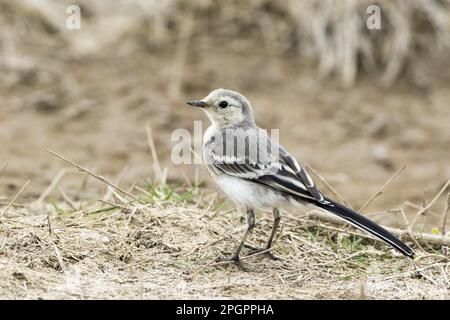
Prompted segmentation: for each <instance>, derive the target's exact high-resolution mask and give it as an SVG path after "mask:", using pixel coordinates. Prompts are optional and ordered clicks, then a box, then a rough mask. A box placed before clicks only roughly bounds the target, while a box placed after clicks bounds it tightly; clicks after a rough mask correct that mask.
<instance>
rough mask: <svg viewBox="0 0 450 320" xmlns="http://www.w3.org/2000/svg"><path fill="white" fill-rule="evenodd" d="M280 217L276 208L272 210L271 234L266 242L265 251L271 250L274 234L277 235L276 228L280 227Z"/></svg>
mask: <svg viewBox="0 0 450 320" xmlns="http://www.w3.org/2000/svg"><path fill="white" fill-rule="evenodd" d="M280 220H281V215H280V211H279V210H278V209H277V208H273V227H272V233H271V234H270V238H269V241H267V246H266V249H270V248H272V241H273V237H274V236H275V233H277V229H278V226H279V225H280Z"/></svg>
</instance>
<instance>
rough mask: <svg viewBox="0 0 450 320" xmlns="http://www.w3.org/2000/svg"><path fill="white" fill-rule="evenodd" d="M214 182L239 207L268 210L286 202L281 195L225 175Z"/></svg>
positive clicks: (216, 178)
mask: <svg viewBox="0 0 450 320" xmlns="http://www.w3.org/2000/svg"><path fill="white" fill-rule="evenodd" d="M215 181H216V183H217V184H218V185H219V187H220V188H221V189H222V190H223V192H225V194H226V195H227V196H228V197H229V198H230V199H231V200H232V201H233V202H235V203H236V204H238V205H241V206H245V207H251V208H254V209H261V210H268V209H269V210H270V209H272V208H274V207H279V206H280V205H282V204H283V203H285V202H286V198H285V197H284V196H283V195H281V193H279V192H277V191H275V190H271V189H269V188H267V187H264V186H262V185H258V184H256V183H253V182H249V181H245V180H242V179H238V178H235V177H230V176H227V175H220V176H217V177H215Z"/></svg>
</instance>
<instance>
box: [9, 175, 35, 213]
mask: <svg viewBox="0 0 450 320" xmlns="http://www.w3.org/2000/svg"><path fill="white" fill-rule="evenodd" d="M29 183H30V180H28V181H27V182H26V183H25V184H24V185H23V187H22V188H21V189H20V190H19V192H17V193H16V195H15V196H14V198H13V199H12V200H11V202H10V203H9V204H8V206H7V207H6V208H5V210H3V213H2V215H3V216H5V215H6V213H7V212H8V210H9V209H10V208H11V207H12V205H13V204H14V202H15V201H16V199H17V198H18V197H19V196H20V194H21V193H22V192H23V190H25V188H26V187H27V186H28V184H29Z"/></svg>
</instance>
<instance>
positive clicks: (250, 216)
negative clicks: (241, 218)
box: [219, 208, 256, 271]
mask: <svg viewBox="0 0 450 320" xmlns="http://www.w3.org/2000/svg"><path fill="white" fill-rule="evenodd" d="M247 224H248V227H247V231H245V234H244V238H242V240H241V242H240V244H239V246H238V247H237V249H236V252H235V253H234V254H233V255H232V256H231V258H227V259H219V260H221V261H234V262H235V263H236V264H237V265H238V266H239V267H241V268H242V269H243V270H245V271H248V270H247V269H246V268H245V267H244V266H243V265H242V262H241V259H240V258H239V255H240V253H241V250H242V248H243V247H244V244H245V241H246V240H247V238H248V236H249V235H250V233H252V231H253V229H254V228H255V225H256V217H255V212H254V211H253V209H252V208H247Z"/></svg>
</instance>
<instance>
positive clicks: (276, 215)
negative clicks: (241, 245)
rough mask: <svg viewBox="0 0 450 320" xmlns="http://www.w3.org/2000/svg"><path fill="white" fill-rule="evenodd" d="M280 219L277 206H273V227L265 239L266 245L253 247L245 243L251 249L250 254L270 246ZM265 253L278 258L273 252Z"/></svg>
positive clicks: (274, 258)
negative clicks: (266, 239)
mask: <svg viewBox="0 0 450 320" xmlns="http://www.w3.org/2000/svg"><path fill="white" fill-rule="evenodd" d="M280 220H281V215H280V211H279V210H278V208H273V227H272V232H271V233H270V237H269V240H268V241H267V245H266V247H265V248H255V247H253V246H249V245H246V247H248V248H250V249H252V252H251V254H256V253H258V252H261V251H264V250H268V249H270V248H272V242H273V238H274V236H275V234H276V233H277V229H278V226H279V225H280ZM265 255H266V256H268V257H269V258H271V259H273V260H279V258H278V257H276V256H275V255H274V254H272V253H271V252H270V251H267V252H266V253H265Z"/></svg>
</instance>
